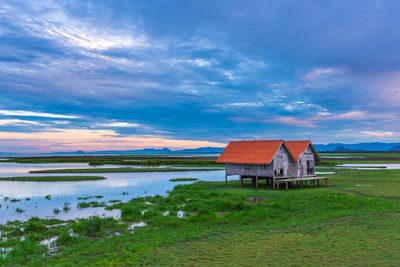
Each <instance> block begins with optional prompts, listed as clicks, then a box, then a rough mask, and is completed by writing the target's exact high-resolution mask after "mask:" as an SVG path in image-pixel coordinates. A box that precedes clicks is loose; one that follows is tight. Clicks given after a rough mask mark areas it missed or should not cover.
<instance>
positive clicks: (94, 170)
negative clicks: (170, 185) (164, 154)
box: [29, 167, 219, 173]
mask: <svg viewBox="0 0 400 267" xmlns="http://www.w3.org/2000/svg"><path fill="white" fill-rule="evenodd" d="M198 170H200V171H215V170H219V169H215V168H211V169H197V171H198ZM186 171H196V169H174V168H129V167H127V168H91V169H87V168H86V169H54V170H39V171H30V172H29V173H113V172H186Z"/></svg>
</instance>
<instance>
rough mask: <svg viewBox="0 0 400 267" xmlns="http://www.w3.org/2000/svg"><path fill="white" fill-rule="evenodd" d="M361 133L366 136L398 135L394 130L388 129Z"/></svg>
mask: <svg viewBox="0 0 400 267" xmlns="http://www.w3.org/2000/svg"><path fill="white" fill-rule="evenodd" d="M361 133H362V134H364V135H367V136H374V137H392V136H395V135H398V134H396V133H395V132H390V131H362V132H361Z"/></svg>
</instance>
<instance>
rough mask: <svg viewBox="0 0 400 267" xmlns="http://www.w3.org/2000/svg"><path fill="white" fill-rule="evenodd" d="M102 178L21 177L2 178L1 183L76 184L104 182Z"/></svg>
mask: <svg viewBox="0 0 400 267" xmlns="http://www.w3.org/2000/svg"><path fill="white" fill-rule="evenodd" d="M104 179H106V178H104V177H102V176H21V177H6V178H0V181H21V182H75V181H91V180H104Z"/></svg>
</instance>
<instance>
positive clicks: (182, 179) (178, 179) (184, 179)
mask: <svg viewBox="0 0 400 267" xmlns="http://www.w3.org/2000/svg"><path fill="white" fill-rule="evenodd" d="M198 180H199V179H197V178H174V179H170V180H169V181H170V182H190V181H198Z"/></svg>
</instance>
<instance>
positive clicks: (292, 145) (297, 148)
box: [285, 140, 311, 162]
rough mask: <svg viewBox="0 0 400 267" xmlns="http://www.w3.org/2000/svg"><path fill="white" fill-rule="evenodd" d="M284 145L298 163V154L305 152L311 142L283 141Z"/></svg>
mask: <svg viewBox="0 0 400 267" xmlns="http://www.w3.org/2000/svg"><path fill="white" fill-rule="evenodd" d="M285 144H286V146H287V147H288V148H289V150H290V152H292V154H293V156H294V158H295V159H296V161H297V162H298V161H300V154H301V153H304V151H306V149H307V147H308V146H309V145H310V144H311V141H310V140H306V141H285Z"/></svg>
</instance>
